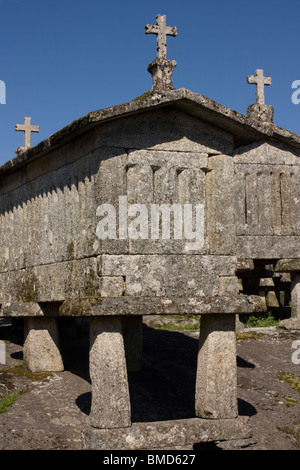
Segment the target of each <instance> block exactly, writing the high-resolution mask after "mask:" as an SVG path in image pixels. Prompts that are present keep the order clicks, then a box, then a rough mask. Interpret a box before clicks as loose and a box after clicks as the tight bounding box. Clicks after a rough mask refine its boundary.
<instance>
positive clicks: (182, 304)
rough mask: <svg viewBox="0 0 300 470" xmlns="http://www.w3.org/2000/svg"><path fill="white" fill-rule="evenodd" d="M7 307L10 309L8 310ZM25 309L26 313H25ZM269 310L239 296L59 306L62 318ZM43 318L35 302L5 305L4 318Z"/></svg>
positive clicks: (256, 299) (92, 300) (100, 300)
mask: <svg viewBox="0 0 300 470" xmlns="http://www.w3.org/2000/svg"><path fill="white" fill-rule="evenodd" d="M6 305H7V306H6ZM22 305H24V306H25V309H24V310H23V311H22ZM265 310H266V304H265V299H264V298H262V297H260V296H257V295H240V296H232V295H228V296H212V297H196V296H193V297H191V296H187V295H185V296H153V295H150V296H129V295H128V296H122V297H82V298H77V299H73V300H72V299H70V300H65V301H64V302H62V303H58V310H57V311H56V313H53V315H56V314H57V312H58V315H59V316H66V317H76V316H78V317H80V316H82V317H85V316H91V317H97V316H102V315H104V316H108V315H109V316H119V315H120V316H126V315H129V316H140V315H153V314H156V315H177V314H180V315H184V314H186V315H210V314H212V313H217V314H224V313H229V314H230V313H236V314H251V313H253V314H254V313H262V312H264V311H265ZM24 312H25V313H26V315H27V316H43V315H44V312H43V309H41V308H39V306H38V305H35V304H34V303H33V302H29V305H28V304H22V303H12V304H5V305H4V306H3V307H2V308H1V310H0V316H1V317H18V316H24Z"/></svg>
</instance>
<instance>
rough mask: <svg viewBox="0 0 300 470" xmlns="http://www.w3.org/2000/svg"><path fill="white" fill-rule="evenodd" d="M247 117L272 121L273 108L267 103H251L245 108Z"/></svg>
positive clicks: (266, 121) (265, 121)
mask: <svg viewBox="0 0 300 470" xmlns="http://www.w3.org/2000/svg"><path fill="white" fill-rule="evenodd" d="M247 117H248V118H250V119H255V120H260V121H262V122H264V123H268V122H273V118H274V108H273V106H271V105H269V104H257V103H255V104H251V105H250V106H248V108H247Z"/></svg>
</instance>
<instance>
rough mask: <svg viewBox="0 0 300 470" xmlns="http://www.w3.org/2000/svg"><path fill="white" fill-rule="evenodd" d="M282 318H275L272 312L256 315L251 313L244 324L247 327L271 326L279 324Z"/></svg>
mask: <svg viewBox="0 0 300 470" xmlns="http://www.w3.org/2000/svg"><path fill="white" fill-rule="evenodd" d="M279 322H280V320H277V319H275V318H274V316H273V314H272V312H269V311H268V312H266V313H258V314H255V315H250V317H248V318H247V320H246V322H245V324H244V326H245V328H255V327H269V326H276V327H278V326H279Z"/></svg>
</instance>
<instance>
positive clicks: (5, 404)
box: [0, 392, 22, 413]
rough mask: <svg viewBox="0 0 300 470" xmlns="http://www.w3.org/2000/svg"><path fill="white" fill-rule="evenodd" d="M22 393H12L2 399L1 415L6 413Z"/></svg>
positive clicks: (0, 401) (0, 403)
mask: <svg viewBox="0 0 300 470" xmlns="http://www.w3.org/2000/svg"><path fill="white" fill-rule="evenodd" d="M21 393H22V392H12V393H7V394H6V395H3V396H2V398H0V413H4V412H5V411H7V410H8V408H9V407H10V406H11V405H12V404H13V403H14V402H15V401H16V400H17V399H18V398H19V396H20V395H21Z"/></svg>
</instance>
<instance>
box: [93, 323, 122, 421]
mask: <svg viewBox="0 0 300 470" xmlns="http://www.w3.org/2000/svg"><path fill="white" fill-rule="evenodd" d="M90 343H91V345H90V378H91V383H92V404H91V413H90V420H91V425H92V426H94V427H96V428H120V427H121V428H122V427H127V426H130V425H131V412H130V397H129V389H128V379H127V370H126V360H125V350H124V341H123V333H122V322H121V318H120V317H97V318H91V319H90Z"/></svg>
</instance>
